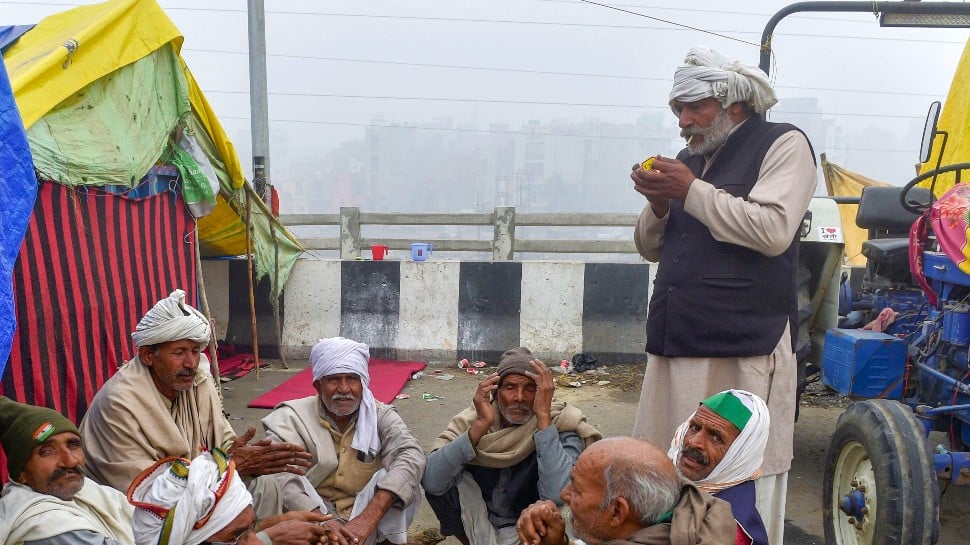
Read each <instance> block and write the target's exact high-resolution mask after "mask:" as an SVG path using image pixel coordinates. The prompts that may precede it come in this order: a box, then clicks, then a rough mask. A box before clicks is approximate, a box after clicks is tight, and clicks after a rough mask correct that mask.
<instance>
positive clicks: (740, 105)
mask: <svg viewBox="0 0 970 545" xmlns="http://www.w3.org/2000/svg"><path fill="white" fill-rule="evenodd" d="M727 113H728V117H730V118H731V121H734V122H735V123H740V122H741V121H744V120H745V119H747V118H748V116H749V115H751V113H752V111H751V107H750V106H748V103H747V102H734V103H732V104H729V105H728V107H727Z"/></svg>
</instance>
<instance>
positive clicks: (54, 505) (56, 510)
mask: <svg viewBox="0 0 970 545" xmlns="http://www.w3.org/2000/svg"><path fill="white" fill-rule="evenodd" d="M132 510H133V508H132V506H131V505H130V504H129V503H128V501H127V498H125V496H124V494H122V493H121V492H118V491H117V490H114V489H112V488H108V487H106V486H101V485H99V484H97V483H95V482H94V481H92V480H91V479H85V480H84V487H83V488H81V491H80V492H78V493H77V494H76V495H75V496H74V500H73V501H64V500H61V499H58V498H57V497H55V496H51V495H48V494H38V493H37V492H34V491H33V490H31V489H30V488H29V487H26V486H23V485H20V484H17V483H13V482H11V483H8V484H7V485H6V486H5V487H4V490H3V496H2V498H0V543H2V544H3V545H14V544H20V543H23V542H25V541H36V540H41V539H49V538H51V537H54V536H59V535H61V534H65V533H68V532H77V531H83V530H87V531H91V532H95V533H97V534H100V535H103V536H106V537H109V538H112V539H114V540H115V541H117V542H118V543H120V544H121V545H134V542H135V540H134V538H133V537H132V532H131V513H132Z"/></svg>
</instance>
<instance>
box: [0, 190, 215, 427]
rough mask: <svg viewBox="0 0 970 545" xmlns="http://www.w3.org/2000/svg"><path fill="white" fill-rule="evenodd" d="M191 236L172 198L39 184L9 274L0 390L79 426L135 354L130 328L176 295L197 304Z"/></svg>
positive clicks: (188, 221) (189, 221)
mask: <svg viewBox="0 0 970 545" xmlns="http://www.w3.org/2000/svg"><path fill="white" fill-rule="evenodd" d="M194 229H195V220H194V219H193V218H192V217H191V216H190V215H189V213H188V211H187V210H186V208H185V205H184V202H183V200H182V199H181V197H180V196H179V195H178V194H177V193H175V192H174V191H165V192H164V193H160V194H156V195H153V196H149V197H146V198H142V199H140V200H133V199H131V198H127V197H125V196H119V195H116V194H112V193H107V192H104V191H101V190H99V189H95V188H86V189H85V188H81V189H78V188H71V187H68V186H64V185H60V184H57V183H53V182H41V183H40V187H39V191H38V195H37V202H36V203H35V205H34V213H33V216H32V217H31V219H30V226H29V227H28V230H27V234H26V236H25V237H24V243H23V245H22V246H21V249H20V255H19V257H18V259H17V264H16V266H15V268H14V273H13V283H14V297H15V299H16V309H17V330H16V332H15V333H14V338H13V346H12V348H11V352H10V360H9V362H8V364H7V368H6V371H5V372H4V375H3V379H2V387H3V393H4V394H5V395H7V396H9V397H11V398H13V399H16V400H17V401H21V402H24V403H31V404H34V405H43V406H46V407H50V408H52V409H54V410H57V411H59V412H60V413H62V414H64V415H65V416H67V417H68V418H70V419H71V420H72V421H74V422H79V421H80V419H81V417H82V416H84V412H85V411H86V410H87V407H88V404H89V403H90V401H91V398H92V397H93V396H94V394H95V393H96V392H97V391H98V389H99V388H101V386H102V385H103V384H104V382H105V381H106V380H107V379H108V378H109V377H110V376H111V375H113V374H114V372H115V371H116V370H117V369H118V365H119V364H120V363H123V362H124V361H126V360H128V359H130V358H131V357H132V356H133V355H134V345H133V344H132V341H131V331H132V330H133V329H134V328H135V325H136V324H137V323H138V320H139V319H140V318H141V317H142V316H143V315H144V314H145V312H147V311H148V309H150V308H151V307H152V305H154V304H155V302H156V301H158V300H159V299H161V298H163V297H165V296H167V295H168V294H169V293H171V291H172V290H173V289H175V288H181V289H183V290H185V292H186V294H187V296H186V298H187V300H188V301H195V297H196V292H197V290H196V269H195V250H194V246H193V245H194V244H195V236H194Z"/></svg>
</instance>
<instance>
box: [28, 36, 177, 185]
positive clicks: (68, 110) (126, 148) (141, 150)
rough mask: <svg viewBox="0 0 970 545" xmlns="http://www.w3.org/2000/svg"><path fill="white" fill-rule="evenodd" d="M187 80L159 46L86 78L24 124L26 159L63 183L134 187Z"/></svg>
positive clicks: (158, 147)
mask: <svg viewBox="0 0 970 545" xmlns="http://www.w3.org/2000/svg"><path fill="white" fill-rule="evenodd" d="M190 110H191V105H190V103H189V94H188V83H187V82H186V79H185V75H184V74H183V72H182V69H181V65H180V64H179V61H178V56H177V55H176V54H175V52H174V50H173V49H172V47H171V46H170V45H169V46H167V47H162V48H161V49H158V50H156V51H155V52H154V53H152V54H151V55H148V56H147V57H143V58H141V59H139V60H137V61H135V62H133V63H131V64H129V65H127V66H125V67H122V68H120V69H118V70H116V71H114V72H112V73H111V74H109V75H107V76H105V77H103V78H101V79H99V80H97V81H95V82H94V83H91V84H90V85H88V86H87V87H85V88H83V89H82V90H80V91H78V92H77V93H75V94H74V95H72V96H71V97H69V98H67V99H66V100H64V101H63V102H61V103H60V104H58V105H57V107H56V108H54V110H52V111H50V112H48V113H47V114H45V115H44V117H42V118H41V119H40V120H38V121H37V122H36V123H34V124H33V125H32V126H31V127H30V129H28V130H27V139H28V140H29V142H30V151H31V153H32V154H33V157H34V166H35V167H36V168H37V170H39V171H40V172H41V174H42V175H43V177H45V178H47V179H50V180H54V181H56V182H58V183H61V184H64V185H73V186H78V185H91V186H101V185H109V184H111V185H114V184H117V185H125V186H128V187H135V186H136V185H137V184H138V182H139V181H140V180H141V178H142V176H144V175H145V173H146V172H148V170H149V169H150V168H151V167H152V166H154V165H155V163H156V162H157V161H158V159H159V157H161V156H162V154H163V152H164V151H165V148H166V147H167V146H168V142H169V138H170V135H171V133H172V130H173V129H174V128H175V127H176V125H177V124H178V122H179V120H180V119H181V118H182V117H184V116H185V115H186V114H188V113H189V111H190Z"/></svg>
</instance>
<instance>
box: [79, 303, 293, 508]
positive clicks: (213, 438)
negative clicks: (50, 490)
mask: <svg viewBox="0 0 970 545" xmlns="http://www.w3.org/2000/svg"><path fill="white" fill-rule="evenodd" d="M209 331H210V330H209V321H208V320H206V318H205V316H204V315H203V314H202V313H201V312H199V311H198V310H196V309H194V308H192V307H191V306H189V305H188V304H186V302H185V292H184V291H182V290H175V291H173V292H172V294H171V295H169V296H168V297H166V298H165V299H162V300H161V301H159V302H158V303H156V304H155V306H154V307H152V309H151V310H149V311H148V313H147V314H145V316H144V317H143V318H142V319H141V321H139V322H138V326H137V327H136V328H135V331H134V332H133V333H132V334H131V338H132V340H134V341H135V346H137V347H138V354H137V355H136V356H135V357H134V359H132V360H130V361H128V362H126V363H124V364H122V366H121V367H120V368H119V369H118V372H117V373H115V374H114V376H112V377H111V378H110V379H108V381H107V382H105V383H104V386H103V387H102V388H101V390H99V391H98V393H97V394H96V395H95V396H94V399H93V400H92V401H91V406H90V407H89V408H88V412H87V414H85V415H84V419H83V420H82V421H81V426H80V429H81V436H82V437H83V438H84V452H85V455H86V456H87V465H86V469H87V472H88V475H90V476H91V477H92V478H93V479H95V480H96V481H99V482H101V483H102V484H106V485H108V486H111V487H112V488H115V489H117V490H121V491H125V490H128V485H129V484H131V480H132V479H134V478H135V475H138V474H139V473H140V472H141V471H143V470H144V469H146V468H148V467H149V466H151V465H152V464H154V463H155V462H156V461H158V460H161V459H162V458H165V457H168V456H174V457H176V458H186V459H189V460H191V459H192V458H194V457H196V456H198V455H199V454H200V453H202V452H206V451H210V450H213V449H217V448H218V449H221V450H222V451H224V452H228V453H229V455H230V456H231V457H232V459H233V461H234V462H235V463H236V469H237V471H239V474H240V475H244V476H253V475H264V474H267V473H276V472H280V471H284V472H285V471H289V472H295V473H298V474H302V473H303V469H302V468H304V467H308V466H309V465H310V462H309V458H310V455H309V454H307V452H306V451H305V450H304V449H302V448H300V447H298V446H296V445H292V444H285V443H284V444H275V445H271V444H270V441H269V440H267V439H263V440H262V441H259V442H256V443H253V444H251V445H248V444H247V443H248V442H249V440H250V439H252V438H253V435H254V434H255V432H256V429H255V428H250V429H249V430H248V431H247V432H246V433H245V434H244V435H243V436H241V437H236V433H235V431H233V429H232V426H230V425H229V421H228V420H227V419H226V416H225V414H224V413H223V411H222V400H221V399H220V398H219V393H218V392H217V391H216V388H215V383H214V381H213V379H212V375H211V374H210V373H209V369H208V359H207V358H203V357H202V350H203V349H205V347H206V346H207V345H208V344H209ZM201 361H205V362H206V363H205V365H199V363H200V362H201Z"/></svg>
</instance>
